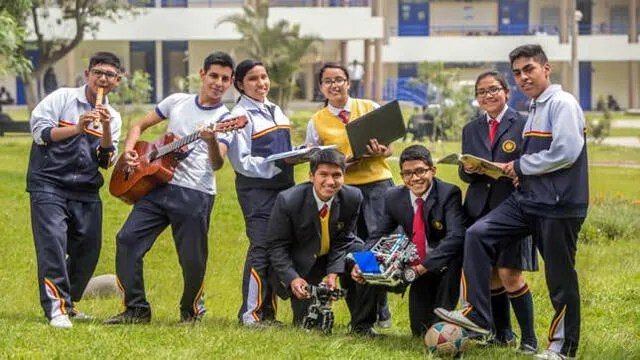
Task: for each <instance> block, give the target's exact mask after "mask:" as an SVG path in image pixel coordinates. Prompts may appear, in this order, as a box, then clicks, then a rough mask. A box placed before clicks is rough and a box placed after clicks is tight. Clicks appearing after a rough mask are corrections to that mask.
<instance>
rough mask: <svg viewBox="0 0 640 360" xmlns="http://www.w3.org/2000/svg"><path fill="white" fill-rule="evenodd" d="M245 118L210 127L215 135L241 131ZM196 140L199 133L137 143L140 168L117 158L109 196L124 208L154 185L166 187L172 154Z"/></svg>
mask: <svg viewBox="0 0 640 360" xmlns="http://www.w3.org/2000/svg"><path fill="white" fill-rule="evenodd" d="M246 124H247V118H246V117H245V116H238V117H235V118H230V119H226V120H223V121H221V122H218V123H215V124H211V125H209V126H208V128H214V127H215V131H216V132H228V131H233V130H237V129H241V128H243V127H245V126H246ZM199 137H200V130H198V131H196V132H194V133H193V134H189V135H187V136H185V137H183V138H178V137H177V136H176V135H175V134H173V133H170V132H169V133H166V134H164V135H163V136H162V137H160V138H159V139H158V140H156V141H154V142H147V141H138V142H136V145H135V147H134V150H135V152H136V153H138V159H140V164H138V166H136V167H131V166H129V165H128V164H127V162H126V160H125V158H124V154H122V155H120V158H118V161H117V162H116V165H115V167H114V169H113V174H112V175H111V182H110V183H109V192H110V193H111V195H113V196H115V197H117V198H119V199H121V200H122V201H124V202H126V203H127V204H133V203H135V202H136V201H138V199H140V198H141V197H143V196H144V195H146V194H147V193H148V192H149V191H151V190H152V189H153V188H155V187H156V186H157V185H158V184H162V183H167V182H169V181H170V180H171V178H172V177H173V172H174V170H175V168H176V166H177V165H178V159H177V158H176V151H177V150H179V149H181V148H182V147H183V146H185V145H187V144H190V143H192V142H194V141H196V140H198V138H199Z"/></svg>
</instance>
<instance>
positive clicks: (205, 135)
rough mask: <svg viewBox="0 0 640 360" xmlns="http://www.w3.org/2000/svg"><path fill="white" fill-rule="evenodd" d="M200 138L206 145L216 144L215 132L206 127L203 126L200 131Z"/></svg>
mask: <svg viewBox="0 0 640 360" xmlns="http://www.w3.org/2000/svg"><path fill="white" fill-rule="evenodd" d="M200 138H201V139H202V140H204V141H206V142H207V144H216V143H217V142H218V137H217V136H216V131H215V130H214V129H212V128H210V127H208V126H204V127H203V128H202V129H200Z"/></svg>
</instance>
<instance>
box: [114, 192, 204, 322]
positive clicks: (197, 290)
mask: <svg viewBox="0 0 640 360" xmlns="http://www.w3.org/2000/svg"><path fill="white" fill-rule="evenodd" d="M214 199H215V197H214V196H213V195H209V194H207V193H204V192H201V191H197V190H193V189H188V188H185V187H181V186H176V185H171V184H167V185H162V186H160V187H157V188H155V189H154V190H152V191H151V192H149V193H148V194H147V195H145V196H144V197H143V198H141V199H140V200H138V202H136V204H135V205H134V207H133V210H132V211H131V214H129V217H128V218H127V221H126V222H125V224H124V226H123V227H122V229H121V230H120V232H119V233H118V235H117V237H116V239H117V243H116V244H117V251H116V272H117V274H118V280H119V282H120V286H121V287H122V291H123V292H124V303H125V306H126V307H127V308H147V309H150V308H151V306H150V305H149V303H148V302H147V299H146V296H145V291H144V278H143V258H144V255H145V254H146V253H147V252H148V251H149V250H150V249H151V247H152V246H153V244H154V242H155V241H156V238H157V237H158V236H159V235H160V233H161V232H162V231H164V229H166V228H167V226H169V225H171V230H172V232H173V240H174V242H175V245H176V250H177V252H178V260H179V262H180V266H181V267H182V277H183V282H184V288H183V291H182V299H181V300H180V318H181V319H182V320H190V319H192V318H194V317H202V316H203V315H204V313H205V311H206V310H205V308H204V292H203V289H204V276H205V270H206V266H207V257H208V255H209V250H208V231H209V222H210V219H211V210H212V209H213V203H214Z"/></svg>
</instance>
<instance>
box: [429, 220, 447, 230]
mask: <svg viewBox="0 0 640 360" xmlns="http://www.w3.org/2000/svg"><path fill="white" fill-rule="evenodd" d="M431 226H433V228H434V229H436V230H442V228H443V227H444V226H443V225H442V223H441V222H440V221H438V220H436V219H433V220H431Z"/></svg>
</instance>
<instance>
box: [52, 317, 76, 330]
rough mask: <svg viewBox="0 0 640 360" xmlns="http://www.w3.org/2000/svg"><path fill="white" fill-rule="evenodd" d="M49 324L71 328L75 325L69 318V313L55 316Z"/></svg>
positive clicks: (59, 327) (61, 327)
mask: <svg viewBox="0 0 640 360" xmlns="http://www.w3.org/2000/svg"><path fill="white" fill-rule="evenodd" d="M49 325H51V326H52V327H54V328H56V329H71V328H72V327H73V324H72V323H71V320H69V315H67V314H61V315H58V316H56V317H54V318H53V319H51V320H50V321H49Z"/></svg>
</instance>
